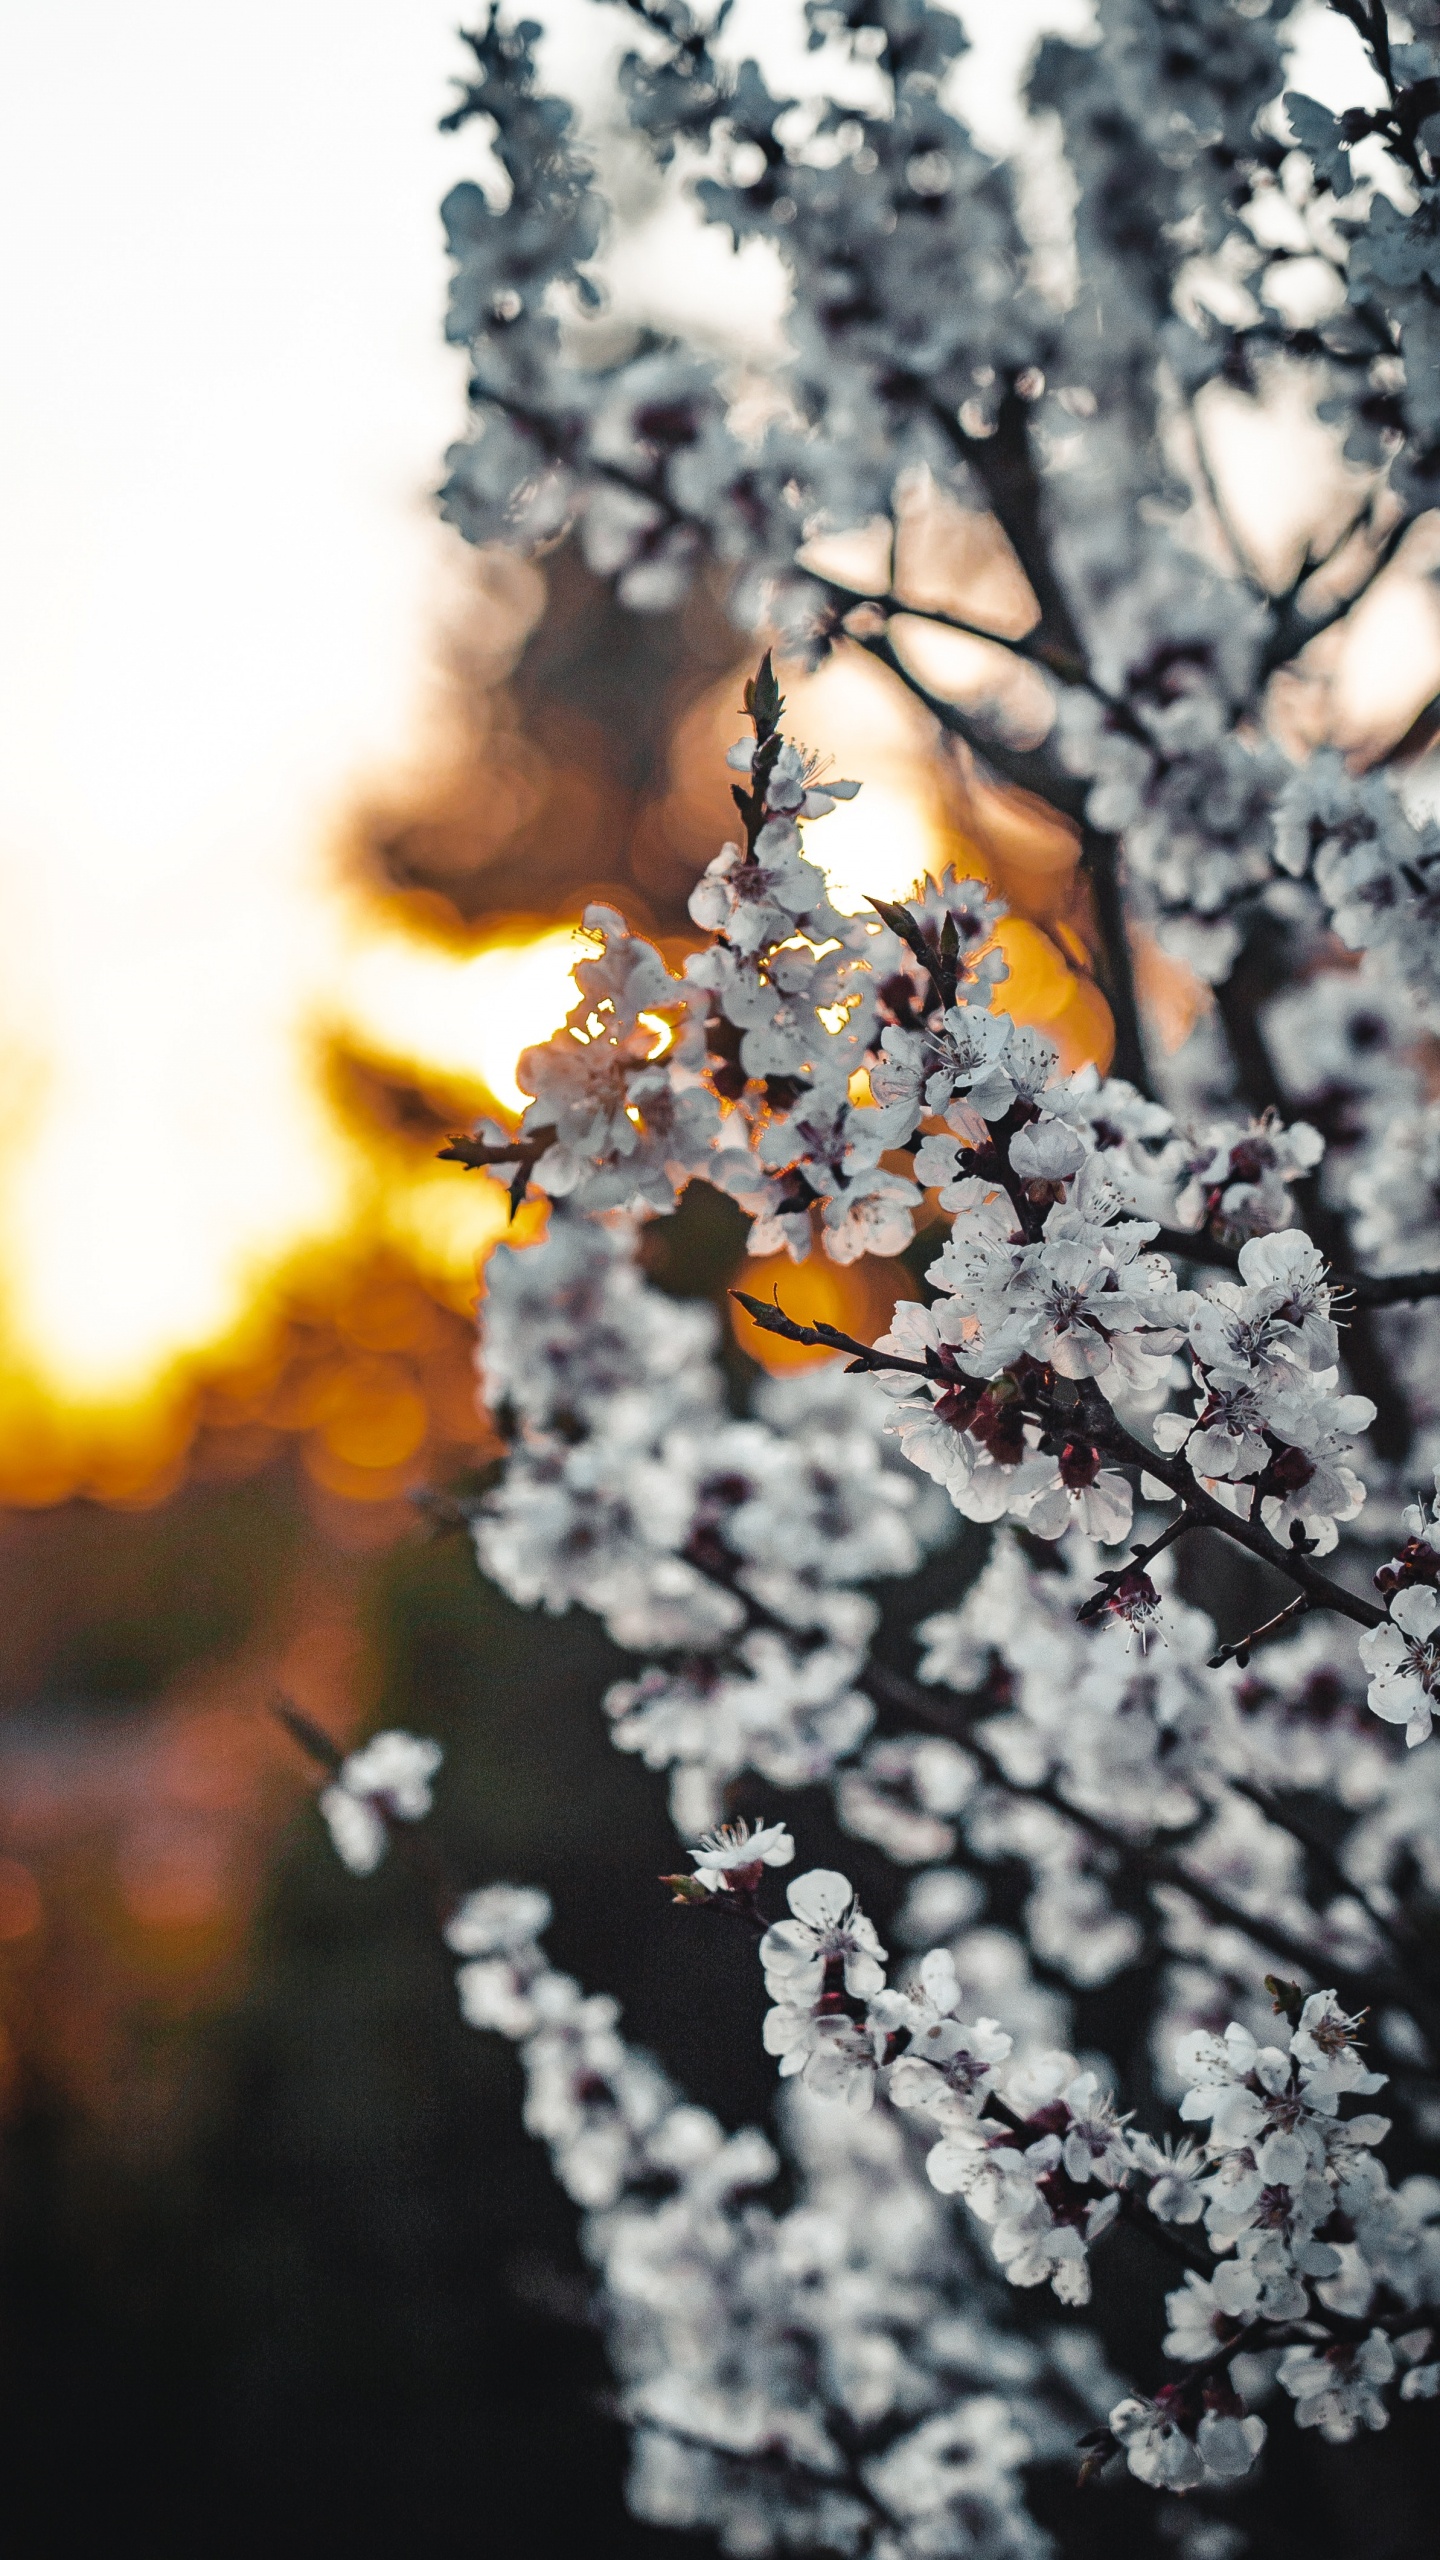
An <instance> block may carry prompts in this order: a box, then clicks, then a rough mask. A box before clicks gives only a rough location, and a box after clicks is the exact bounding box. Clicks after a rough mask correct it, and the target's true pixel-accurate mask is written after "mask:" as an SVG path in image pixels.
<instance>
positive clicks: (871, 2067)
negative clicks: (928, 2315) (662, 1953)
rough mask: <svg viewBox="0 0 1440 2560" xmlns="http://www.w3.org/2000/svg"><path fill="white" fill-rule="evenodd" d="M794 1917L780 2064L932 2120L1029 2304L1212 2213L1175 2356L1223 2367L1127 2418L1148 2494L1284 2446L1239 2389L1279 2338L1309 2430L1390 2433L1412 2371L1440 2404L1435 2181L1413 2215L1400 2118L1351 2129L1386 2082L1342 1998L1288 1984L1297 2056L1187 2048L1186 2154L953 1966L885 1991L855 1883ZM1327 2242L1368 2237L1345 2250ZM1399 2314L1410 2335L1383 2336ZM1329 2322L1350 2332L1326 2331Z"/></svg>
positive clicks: (934, 1959) (1081, 2292)
mask: <svg viewBox="0 0 1440 2560" xmlns="http://www.w3.org/2000/svg"><path fill="white" fill-rule="evenodd" d="M787 1900H788V1902H789V1906H790V1913H791V1916H790V1918H789V1919H788V1920H782V1921H779V1922H776V1923H775V1924H774V1925H773V1926H772V1927H771V1928H770V1929H768V1930H767V1932H766V1934H765V1936H764V1938H763V1939H762V1941H761V1945H760V1960H761V1963H762V1965H763V1967H764V1972H765V1981H766V1988H767V1990H768V1992H769V1994H770V1997H771V1999H772V2001H773V2002H774V2006H773V2007H772V2008H771V2009H770V2011H769V2013H768V2015H767V2017H766V2020H765V2044H766V2048H767V2050H768V2051H770V2052H772V2053H775V2054H777V2055H778V2056H779V2057H780V2070H781V2073H782V2075H795V2074H799V2075H800V2076H801V2078H802V2079H803V2081H804V2083H805V2085H806V2086H807V2087H808V2088H810V2089H811V2090H813V2091H814V2093H815V2094H816V2095H819V2096H825V2097H829V2098H831V2099H844V2100H846V2101H847V2102H848V2104H849V2106H850V2107H851V2108H852V2109H858V2110H859V2111H861V2112H862V2113H863V2112H867V2111H868V2110H869V2109H870V2107H871V2106H872V2105H873V2104H874V2102H875V2100H876V2097H877V2094H881V2093H883V2096H884V2098H885V2099H886V2100H887V2101H888V2103H889V2105H890V2106H891V2107H893V2108H895V2109H898V2110H900V2111H901V2112H902V2113H903V2114H906V2115H914V2116H915V2117H917V2118H919V2119H922V2120H924V2121H925V2122H926V2124H927V2139H928V2128H933V2129H934V2130H935V2132H936V2133H937V2135H938V2138H937V2139H936V2140H935V2141H934V2142H933V2144H932V2145H931V2147H930V2148H929V2150H928V2151H927V2154H926V2160H925V2168H926V2174H927V2176H928V2177H929V2180H930V2183H931V2185H932V2186H934V2187H936V2188H937V2189H938V2190H939V2192H940V2193H941V2194H942V2195H959V2196H961V2197H963V2198H964V2200H965V2202H966V2204H967V2205H968V2207H969V2209H970V2211H971V2213H972V2214H973V2215H974V2216H975V2217H976V2219H977V2220H978V2221H979V2222H980V2223H981V2224H982V2225H983V2226H985V2228H986V2229H987V2230H988V2233H989V2239H990V2249H991V2254H992V2256H993V2257H994V2259H995V2261H996V2262H997V2264H998V2265H999V2266H1000V2267H1001V2268H1002V2269H1003V2270H1004V2273H1005V2275H1006V2277H1007V2279H1008V2281H1009V2282H1010V2283H1011V2284H1012V2285H1017V2286H1020V2287H1026V2288H1028V2287H1031V2286H1036V2285H1044V2284H1047V2283H1048V2285H1049V2286H1050V2288H1051V2290H1052V2292H1053V2293H1054V2294H1055V2295H1056V2296H1057V2297H1058V2299H1059V2300H1060V2301H1061V2302H1063V2303H1067V2304H1083V2303H1085V2302H1088V2300H1089V2298H1090V2267H1089V2253H1090V2251H1091V2250H1092V2249H1093V2247H1094V2246H1095V2244H1096V2243H1097V2242H1098V2241H1099V2240H1101V2239H1102V2238H1103V2237H1104V2235H1105V2234H1106V2232H1108V2231H1109V2230H1111V2229H1112V2227H1113V2226H1114V2225H1115V2223H1116V2222H1117V2220H1118V2219H1119V2218H1120V2215H1121V2213H1122V2210H1123V2209H1124V2206H1125V2204H1126V2201H1127V2199H1138V2198H1140V2197H1142V2196H1143V2199H1144V2207H1145V2209H1146V2210H1148V2212H1149V2213H1150V2214H1151V2215H1153V2216H1154V2217H1155V2218H1156V2219H1158V2220H1159V2221H1160V2222H1161V2223H1162V2224H1165V2225H1167V2226H1174V2227H1176V2228H1177V2229H1184V2228H1186V2227H1189V2226H1194V2225H1197V2224H1198V2223H1199V2222H1200V2221H1201V2218H1202V2216H1203V2219H1204V2227H1205V2231H1206V2235H1207V2237H1208V2239H1209V2242H1210V2246H1211V2250H1212V2252H1213V2253H1214V2254H1213V2272H1209V2273H1200V2272H1197V2271H1195V2270H1193V2269H1192V2270H1190V2271H1189V2272H1187V2274H1186V2278H1185V2282H1184V2285H1183V2286H1182V2287H1181V2289H1180V2290H1178V2291H1176V2292H1174V2293H1172V2294H1171V2295H1170V2297H1169V2301H1168V2304H1167V2311H1168V2332H1167V2337H1166V2342H1165V2344H1166V2353H1167V2355H1169V2356H1170V2357H1172V2358H1173V2359H1174V2360H1175V2361H1176V2362H1178V2363H1181V2364H1186V2365H1190V2366H1192V2367H1199V2368H1202V2369H1203V2370H1202V2372H1201V2376H1200V2380H1201V2382H1202V2383H1203V2386H1204V2389H1203V2393H1201V2392H1200V2391H1198V2390H1195V2389H1191V2390H1188V2391H1187V2388H1186V2386H1185V2385H1183V2384H1182V2385H1178V2386H1176V2385H1172V2386H1167V2387H1166V2389H1165V2391H1164V2392H1163V2393H1162V2394H1160V2395H1159V2396H1158V2397H1157V2398H1156V2399H1154V2400H1152V2401H1150V2402H1144V2401H1140V2400H1136V2399H1129V2400H1126V2401H1124V2402H1122V2403H1120V2404H1118V2405H1117V2407H1116V2408H1115V2409H1114V2410H1113V2411H1112V2412H1111V2413H1110V2425H1111V2429H1112V2431H1113V2434H1114V2437H1115V2440H1116V2441H1117V2443H1118V2444H1120V2445H1121V2446H1123V2448H1124V2451H1125V2455H1126V2460H1127V2462H1128V2464H1129V2467H1130V2469H1131V2470H1132V2471H1134V2472H1135V2473H1136V2475H1137V2476H1138V2477H1139V2478H1141V2479H1144V2480H1148V2481H1151V2482H1153V2483H1154V2484H1155V2485H1157V2486H1162V2487H1169V2488H1191V2487H1194V2486H1196V2485H1197V2484H1198V2483H1199V2482H1201V2481H1203V2480H1212V2481H1213V2480H1215V2479H1227V2478H1234V2477H1238V2476H1239V2475H1241V2474H1243V2473H1244V2472H1246V2471H1248V2470H1249V2468H1250V2466H1251V2464H1252V2463H1253V2461H1254V2459H1255V2457H1256V2455H1257V2454H1258V2452H1259V2450H1260V2447H1261V2445H1262V2444H1263V2442H1264V2438H1265V2427H1264V2422H1263V2421H1262V2420H1261V2419H1259V2418H1258V2417H1255V2416H1253V2415H1251V2414H1248V2413H1247V2412H1246V2411H1245V2410H1244V2408H1243V2406H1242V2405H1241V2404H1240V2402H1239V2401H1238V2399H1237V2396H1236V2393H1235V2391H1234V2387H1233V2384H1232V2383H1231V2381H1230V2379H1229V2369H1230V2366H1231V2365H1232V2363H1233V2361H1234V2359H1235V2357H1236V2356H1237V2355H1239V2354H1240V2353H1241V2352H1242V2350H1243V2349H1244V2348H1246V2347H1250V2348H1253V2347H1254V2346H1255V2345H1257V2344H1259V2343H1263V2342H1266V2341H1268V2340H1269V2339H1271V2338H1276V2339H1278V2340H1280V2341H1282V2342H1283V2343H1285V2344H1286V2347H1287V2352H1286V2354H1285V2355H1284V2356H1283V2357H1282V2359H1281V2362H1280V2365H1279V2380H1280V2385H1281V2388H1282V2389H1283V2390H1284V2391H1286V2392H1287V2393H1288V2394H1289V2395H1290V2397H1291V2398H1292V2399H1293V2400H1295V2401H1296V2403H1297V2404H1299V2405H1298V2415H1299V2420H1300V2423H1301V2424H1302V2425H1309V2426H1318V2427H1320V2428H1321V2429H1322V2431H1323V2432H1324V2433H1325V2434H1326V2435H1327V2436H1328V2437H1329V2438H1330V2439H1331V2440H1332V2441H1334V2442H1337V2443H1344V2442H1347V2441H1348V2440H1349V2439H1350V2437H1351V2436H1353V2435H1354V2434H1355V2433H1356V2431H1357V2429H1358V2428H1359V2427H1360V2426H1361V2425H1365V2426H1369V2427H1380V2426H1384V2425H1385V2423H1386V2420H1387V2416H1388V2411H1387V2408H1386V2405H1385V2402H1384V2400H1383V2397H1382V2396H1381V2395H1380V2392H1379V2388H1378V2386H1379V2385H1381V2384H1383V2383H1385V2382H1387V2381H1389V2380H1391V2379H1392V2378H1393V2377H1395V2376H1396V2375H1397V2374H1399V2373H1401V2372H1402V2371H1403V2372H1404V2374H1405V2381H1404V2386H1403V2387H1404V2392H1405V2396H1407V2397H1411V2398H1415V2397H1425V2396H1432V2395H1433V2394H1434V2393H1435V2392H1436V2391H1437V2389H1440V2364H1434V2363H1431V2364H1426V2363H1425V2362H1424V2361H1423V2359H1424V2356H1425V2353H1426V2350H1427V2348H1428V2346H1429V2343H1430V2336H1431V2332H1430V2331H1429V2330H1428V2329H1427V2328H1424V2327H1423V2326H1421V2327H1414V2326H1411V2325H1409V2324H1408V2321H1407V2317H1406V2315H1409V2314H1411V2313H1414V2312H1415V2311H1416V2310H1418V2309H1419V2308H1420V2307H1421V2306H1424V2305H1434V2304H1436V2303H1437V2301H1440V2229H1437V2228H1436V2227H1435V2216H1436V2210H1437V2207H1440V2194H1437V2193H1436V2192H1434V2191H1433V2182H1429V2181H1418V2182H1416V2184H1417V2188H1418V2192H1412V2193H1410V2194H1408V2195H1406V2194H1400V2195H1397V2194H1396V2193H1395V2192H1394V2191H1393V2190H1392V2189H1391V2187H1390V2185H1389V2181H1388V2179H1387V2177H1386V2175H1385V2171H1384V2168H1383V2166H1382V2165H1381V2163H1380V2161H1379V2160H1378V2158H1377V2156H1376V2146H1377V2145H1378V2144H1379V2143H1380V2142H1382V2141H1383V2139H1384V2137H1385V2135H1386V2134H1387V2133H1388V2132H1389V2130H1390V2125H1389V2120H1388V2118H1386V2117H1384V2116H1379V2115H1375V2114H1373V2113H1364V2112H1362V2113H1359V2114H1354V2113H1350V2114H1344V2115H1342V2113H1341V2111H1340V2110H1341V2104H1342V2101H1345V2100H1349V2099H1353V2098H1359V2097H1370V2096H1373V2095H1374V2094H1375V2092H1376V2091H1377V2090H1379V2089H1381V2088H1383V2087H1384V2085H1385V2075H1384V2074H1383V2073H1378V2072H1374V2071H1369V2070H1367V2069H1366V2068H1365V2067H1364V2065H1363V2063H1362V2062H1361V2059H1360V2056H1359V2053H1358V2051H1357V2046H1356V2030H1357V2023H1358V2022H1357V2021H1356V2020H1355V2019H1354V2018H1351V2017H1347V2016H1346V2015H1345V2013H1344V2011H1343V2010H1342V2009H1341V2007H1340V2005H1339V2003H1338V2001H1337V2000H1336V1997H1335V1995H1334V1993H1333V1992H1331V1991H1319V1992H1313V1993H1311V1994H1310V1996H1309V1997H1308V1998H1303V1997H1302V1995H1301V1994H1300V1992H1299V1991H1298V1989H1296V1988H1295V1987H1294V1986H1281V1987H1280V1988H1281V1996H1282V1997H1283V1999H1284V2000H1285V2001H1286V2003H1287V2004H1288V2005H1289V2007H1290V2008H1291V2009H1292V2011H1293V2016H1294V2025H1293V2028H1292V2031H1291V2033H1290V2035H1289V2037H1288V2039H1287V2042H1286V2044H1285V2045H1284V2046H1281V2045H1277V2044H1274V2043H1267V2044H1261V2043H1259V2042H1258V2041H1257V2039H1256V2037H1255V2035H1254V2034H1252V2033H1251V2032H1250V2030H1249V2029H1248V2028H1246V2027H1244V2026H1241V2025H1240V2024H1238V2023H1237V2022H1235V2021H1232V2022H1231V2024H1230V2025H1229V2026H1228V2027H1227V2029H1226V2030H1225V2033H1224V2035H1223V2037H1220V2036H1216V2035H1213V2034H1210V2033H1206V2032H1204V2031H1196V2032H1192V2033H1191V2034H1189V2035H1187V2036H1186V2037H1184V2038H1183V2039H1182V2040H1181V2043H1180V2047H1179V2051H1178V2054H1177V2057H1176V2063H1177V2073H1178V2077H1179V2079H1180V2080H1181V2082H1182V2083H1185V2084H1188V2085H1187V2086H1186V2091H1185V2096H1184V2097H1183V2099H1182V2101H1181V2105H1180V2114H1181V2117H1182V2118H1183V2119H1184V2120H1186V2121H1187V2122H1192V2123H1203V2122H1205V2121H1207V2120H1208V2123H1209V2133H1208V2135H1207V2136H1206V2137H1205V2139H1204V2141H1203V2144H1202V2145H1196V2144H1193V2143H1184V2144H1182V2145H1181V2146H1180V2148H1179V2150H1175V2149H1173V2148H1172V2147H1171V2146H1169V2145H1168V2144H1167V2145H1164V2146H1163V2147H1162V2145H1161V2144H1160V2143H1158V2142H1157V2141H1156V2140H1154V2139H1153V2137H1151V2136H1149V2135H1147V2134H1144V2133H1142V2132H1139V2131H1138V2130H1136V2128H1135V2127H1134V2125H1133V2123H1132V2122H1131V2120H1130V2119H1129V2118H1128V2117H1126V2116H1124V2115H1121V2114H1119V2113H1118V2112H1117V2110H1116V2107H1115V2105H1114V2101H1113V2099H1112V2098H1111V2096H1110V2095H1109V2093H1108V2092H1107V2091H1106V2090H1105V2089H1104V2088H1102V2086H1101V2084H1100V2082H1099V2080H1098V2079H1097V2077H1096V2074H1095V2073H1094V2072H1093V2071H1086V2070H1082V2069H1081V2067H1080V2066H1079V2064H1078V2063H1077V2062H1076V2060H1075V2057H1074V2056H1073V2055H1072V2054H1069V2053H1064V2052H1053V2051H1052V2052H1042V2053H1036V2054H1032V2055H1031V2056H1029V2057H1028V2058H1026V2059H1025V2060H1023V2061H1020V2062H1018V2063H1017V2062H1016V2061H1015V2060H1014V2059H1013V2047H1012V2040H1011V2038H1010V2036H1009V2035H1008V2034H1007V2033H1006V2032H1005V2030H1004V2029H1003V2028H1002V2027H1001V2026H1000V2025H999V2023H998V2021H997V2020H995V2019H994V2018H988V2017H980V2018H978V2019H975V2020H974V2021H971V2022H967V2021H966V2020H965V2019H964V2017H963V2015H962V2010H963V2007H964V2005H965V2004H964V2002H963V1998H962V1994H961V1990H960V1985H959V1982H958V1980H957V1976H956V1971H955V1966H954V1963H953V1961H952V1960H951V1958H950V1956H949V1954H948V1953H947V1952H946V1951H945V1950H944V1949H940V1950H937V1951H935V1952H932V1953H931V1954H929V1955H927V1956H926V1957H925V1958H924V1959H923V1960H922V1962H921V1963H920V1965H919V1967H918V1969H917V1970H916V1972H915V1974H914V1976H913V1978H912V1979H911V1981H910V1982H909V1984H908V1985H907V1987H906V1988H904V1989H890V1988H888V1987H887V1985H886V1980H885V1970H884V1958H885V1950H884V1948H883V1947H882V1946H881V1944H880V1941H879V1939H878V1937H877V1936H876V1933H875V1930H874V1928H873V1926H872V1924H871V1922H870V1921H869V1920H868V1919H867V1918H866V1916H865V1914H864V1913H863V1912H862V1911H861V1909H860V1908H859V1905H858V1903H857V1901H856V1898H855V1894H854V1891H853V1888H852V1887H851V1885H850V1882H849V1880H848V1878H847V1877H845V1876H843V1875H841V1874H838V1873H835V1872H832V1871H830V1870H827V1869H818V1870H814V1871H812V1872H811V1873H810V1874H808V1875H804V1876H800V1877H798V1878H797V1879H796V1880H795V1882H794V1883H793V1884H792V1885H791V1886H790V1888H789V1891H788V1895H787ZM1327 2229H1328V2230H1330V2231H1332V2232H1339V2231H1343V2232H1344V2233H1345V2234H1346V2235H1347V2236H1346V2237H1344V2238H1343V2239H1340V2238H1326V2237H1324V2236H1323V2234H1324V2233H1325V2231H1326V2230H1327ZM1381 2297H1384V2298H1386V2299H1387V2300H1389V2301H1390V2302H1391V2303H1392V2304H1393V2305H1394V2306H1396V2309H1395V2313H1394V2316H1392V2317H1391V2319H1390V2320H1389V2322H1388V2323H1387V2322H1385V2321H1379V2322H1375V2323H1373V2324H1372V2325H1371V2326H1370V2327H1369V2328H1368V2330H1367V2329H1366V2328H1365V2326H1364V2322H1365V2321H1366V2320H1367V2319H1369V2318H1370V2317H1371V2314H1372V2313H1373V2311H1374V2309H1375V2307H1376V2304H1377V2301H1378V2300H1379V2299H1380V2298H1381ZM1332 2313H1333V2314H1338V2315H1340V2318H1339V2323H1338V2328H1337V2326H1336V2325H1335V2324H1333V2323H1332V2325H1331V2327H1330V2328H1329V2329H1327V2326H1326V2323H1327V2317H1328V2315H1330V2314H1332ZM1397 2321H1399V2322H1401V2323H1404V2324H1405V2325H1404V2326H1403V2328H1401V2327H1399V2326H1397ZM1296 2324H1298V2328H1299V2336H1298V2338H1296V2337H1294V2329H1295V2326H1296Z"/></svg>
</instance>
